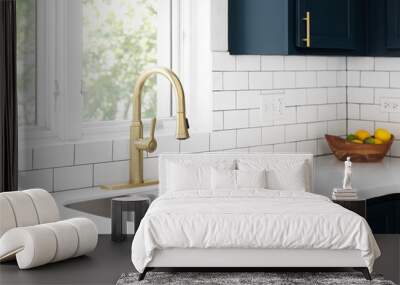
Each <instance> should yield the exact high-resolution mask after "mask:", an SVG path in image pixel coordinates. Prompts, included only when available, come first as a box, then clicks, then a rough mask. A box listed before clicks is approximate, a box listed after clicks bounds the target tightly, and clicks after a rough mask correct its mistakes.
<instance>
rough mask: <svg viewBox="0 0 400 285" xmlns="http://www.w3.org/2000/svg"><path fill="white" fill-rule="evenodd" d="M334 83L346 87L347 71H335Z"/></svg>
mask: <svg viewBox="0 0 400 285" xmlns="http://www.w3.org/2000/svg"><path fill="white" fill-rule="evenodd" d="M336 85H337V86H338V87H347V71H337V72H336Z"/></svg>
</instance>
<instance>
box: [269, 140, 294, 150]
mask: <svg viewBox="0 0 400 285" xmlns="http://www.w3.org/2000/svg"><path fill="white" fill-rule="evenodd" d="M274 152H296V143H294V142H293V143H283V144H275V145H274Z"/></svg>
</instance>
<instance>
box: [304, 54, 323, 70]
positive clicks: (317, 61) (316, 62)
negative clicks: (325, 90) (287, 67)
mask: <svg viewBox="0 0 400 285" xmlns="http://www.w3.org/2000/svg"><path fill="white" fill-rule="evenodd" d="M306 63H307V70H326V69H327V68H328V57H326V56H306Z"/></svg>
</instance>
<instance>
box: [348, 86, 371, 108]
mask: <svg viewBox="0 0 400 285" xmlns="http://www.w3.org/2000/svg"><path fill="white" fill-rule="evenodd" d="M347 100H348V102H349V103H361V104H371V103H373V102H374V89H372V88H356V87H349V88H347Z"/></svg>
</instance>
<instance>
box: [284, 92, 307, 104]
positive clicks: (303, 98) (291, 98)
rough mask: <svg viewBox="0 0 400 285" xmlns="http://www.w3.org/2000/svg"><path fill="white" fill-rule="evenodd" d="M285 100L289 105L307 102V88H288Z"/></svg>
mask: <svg viewBox="0 0 400 285" xmlns="http://www.w3.org/2000/svg"><path fill="white" fill-rule="evenodd" d="M285 101H286V105H287V106H299V105H306V104H307V95H306V89H286V90H285Z"/></svg>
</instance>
